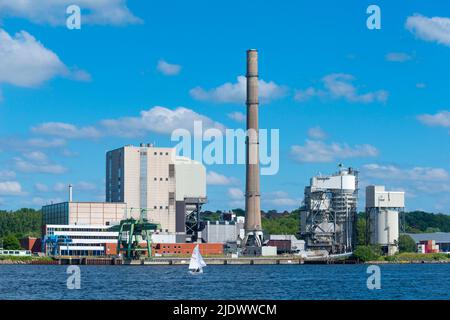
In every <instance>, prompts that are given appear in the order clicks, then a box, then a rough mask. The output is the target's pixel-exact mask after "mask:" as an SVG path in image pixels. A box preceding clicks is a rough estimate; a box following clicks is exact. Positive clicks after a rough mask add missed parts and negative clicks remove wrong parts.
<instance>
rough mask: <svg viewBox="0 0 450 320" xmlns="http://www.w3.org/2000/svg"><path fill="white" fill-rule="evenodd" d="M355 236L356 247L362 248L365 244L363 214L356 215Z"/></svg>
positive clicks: (364, 220)
mask: <svg viewBox="0 0 450 320" xmlns="http://www.w3.org/2000/svg"><path fill="white" fill-rule="evenodd" d="M356 234H357V236H358V237H357V239H358V245H359V246H362V245H365V244H366V218H365V216H364V214H363V213H362V214H361V213H360V214H359V215H358V220H357V223H356Z"/></svg>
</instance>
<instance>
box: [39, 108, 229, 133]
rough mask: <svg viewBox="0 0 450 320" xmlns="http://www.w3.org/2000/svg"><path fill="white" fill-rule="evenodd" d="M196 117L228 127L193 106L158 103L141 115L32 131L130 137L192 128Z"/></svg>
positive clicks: (54, 124) (207, 123)
mask: <svg viewBox="0 0 450 320" xmlns="http://www.w3.org/2000/svg"><path fill="white" fill-rule="evenodd" d="M196 121H198V122H201V124H202V127H203V130H206V129H209V128H216V129H218V130H221V131H223V130H225V126H224V125H222V124H221V123H219V122H216V121H214V120H212V119H210V118H208V117H207V116H204V115H202V114H199V113H197V112H195V111H193V110H191V109H188V108H184V107H178V108H176V109H174V110H172V109H168V108H165V107H161V106H155V107H153V108H150V109H148V110H143V111H141V112H140V115H139V116H138V117H122V118H117V119H105V120H101V121H100V122H99V123H98V124H97V125H95V126H94V125H92V126H85V127H79V126H76V125H74V124H70V123H63V122H46V123H42V124H39V125H38V126H36V127H33V128H31V131H32V132H34V133H38V134H45V135H50V136H56V137H59V138H65V139H76V138H78V139H82V138H85V139H95V138H101V137H106V136H119V137H127V138H131V137H142V136H145V135H146V134H148V133H149V132H154V133H160V134H171V133H172V132H173V131H174V130H175V129H187V130H189V131H191V132H193V129H194V122H196Z"/></svg>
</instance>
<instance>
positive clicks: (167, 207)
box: [153, 206, 169, 210]
mask: <svg viewBox="0 0 450 320" xmlns="http://www.w3.org/2000/svg"><path fill="white" fill-rule="evenodd" d="M163 208H164V207H163V206H159V209H163ZM153 209H155V210H156V209H158V206H153ZM166 209H169V206H166Z"/></svg>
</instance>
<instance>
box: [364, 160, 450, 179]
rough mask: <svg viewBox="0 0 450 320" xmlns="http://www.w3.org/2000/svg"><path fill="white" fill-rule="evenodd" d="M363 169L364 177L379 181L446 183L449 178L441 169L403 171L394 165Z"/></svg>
mask: <svg viewBox="0 0 450 320" xmlns="http://www.w3.org/2000/svg"><path fill="white" fill-rule="evenodd" d="M363 169H364V175H366V176H368V177H371V178H379V179H390V180H412V181H446V180H449V178H450V174H449V172H448V171H447V170H445V169H443V168H432V167H413V168H406V169H404V168H400V167H398V166H394V165H380V164H376V163H372V164H366V165H364V166H363Z"/></svg>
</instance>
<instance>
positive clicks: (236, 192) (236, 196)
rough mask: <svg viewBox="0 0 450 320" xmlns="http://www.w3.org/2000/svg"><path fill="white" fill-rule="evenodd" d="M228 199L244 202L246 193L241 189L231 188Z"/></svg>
mask: <svg viewBox="0 0 450 320" xmlns="http://www.w3.org/2000/svg"><path fill="white" fill-rule="evenodd" d="M228 197H229V198H230V199H231V200H243V199H244V192H243V191H242V190H241V189H239V188H229V189H228Z"/></svg>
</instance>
